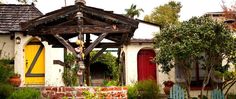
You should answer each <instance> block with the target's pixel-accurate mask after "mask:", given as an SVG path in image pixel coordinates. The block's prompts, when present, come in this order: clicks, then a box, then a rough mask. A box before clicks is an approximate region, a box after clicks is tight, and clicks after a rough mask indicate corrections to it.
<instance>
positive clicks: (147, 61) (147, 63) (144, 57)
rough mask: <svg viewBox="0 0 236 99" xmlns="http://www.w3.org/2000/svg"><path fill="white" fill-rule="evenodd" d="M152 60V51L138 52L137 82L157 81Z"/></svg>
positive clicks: (153, 55)
mask: <svg viewBox="0 0 236 99" xmlns="http://www.w3.org/2000/svg"><path fill="white" fill-rule="evenodd" d="M154 58H155V52H154V51H153V50H149V49H144V50H140V51H139V52H138V59H137V60H138V81H142V80H155V81H156V80H157V78H156V77H157V76H156V75H157V74H156V64H155V62H153V59H154Z"/></svg>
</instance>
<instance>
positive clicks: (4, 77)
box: [0, 59, 14, 83]
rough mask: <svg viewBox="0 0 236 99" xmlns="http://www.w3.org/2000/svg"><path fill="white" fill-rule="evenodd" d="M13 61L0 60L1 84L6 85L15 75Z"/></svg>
mask: <svg viewBox="0 0 236 99" xmlns="http://www.w3.org/2000/svg"><path fill="white" fill-rule="evenodd" d="M10 63H11V60H8V59H1V60H0V74H1V75H0V82H1V83H6V82H7V81H8V79H9V77H10V76H12V75H13V74H14V71H13V65H10Z"/></svg>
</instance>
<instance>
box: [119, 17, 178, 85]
mask: <svg viewBox="0 0 236 99" xmlns="http://www.w3.org/2000/svg"><path fill="white" fill-rule="evenodd" d="M138 21H139V28H138V29H137V30H136V31H135V33H134V35H133V37H132V38H131V41H130V43H129V44H128V45H124V46H123V48H122V50H121V61H122V62H123V63H122V65H123V69H122V72H123V76H122V78H121V79H122V82H123V84H125V85H129V84H132V83H134V82H137V81H141V80H147V79H154V80H156V82H157V84H159V85H161V84H162V83H163V82H164V81H166V80H168V79H169V80H173V81H174V76H173V73H170V75H167V74H164V73H162V72H159V69H160V67H159V66H158V65H157V64H156V63H154V61H153V60H154V58H155V53H157V50H156V49H155V48H153V43H154V42H153V37H154V35H155V33H158V32H160V29H161V27H160V26H159V25H157V24H153V23H150V22H146V21H143V20H138Z"/></svg>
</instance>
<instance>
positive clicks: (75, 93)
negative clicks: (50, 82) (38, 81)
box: [42, 86, 127, 99]
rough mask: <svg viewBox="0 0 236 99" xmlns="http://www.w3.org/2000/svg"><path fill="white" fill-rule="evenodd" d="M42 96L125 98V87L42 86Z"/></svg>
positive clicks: (51, 97)
mask: <svg viewBox="0 0 236 99" xmlns="http://www.w3.org/2000/svg"><path fill="white" fill-rule="evenodd" d="M42 96H43V97H45V98H50V99H62V98H64V97H67V98H73V97H74V98H76V99H87V98H98V99H100V98H106V99H113V98H116V99H127V87H116V86H114V87H50V86H49V87H44V88H43V89H42Z"/></svg>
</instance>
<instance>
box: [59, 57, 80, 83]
mask: <svg viewBox="0 0 236 99" xmlns="http://www.w3.org/2000/svg"><path fill="white" fill-rule="evenodd" d="M64 59H65V64H66V65H67V67H66V66H65V67H64V72H63V74H62V79H63V82H64V84H65V85H66V86H76V85H78V76H77V71H78V68H79V66H78V64H75V61H76V57H75V56H74V55H73V54H70V53H67V54H65V57H64Z"/></svg>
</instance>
